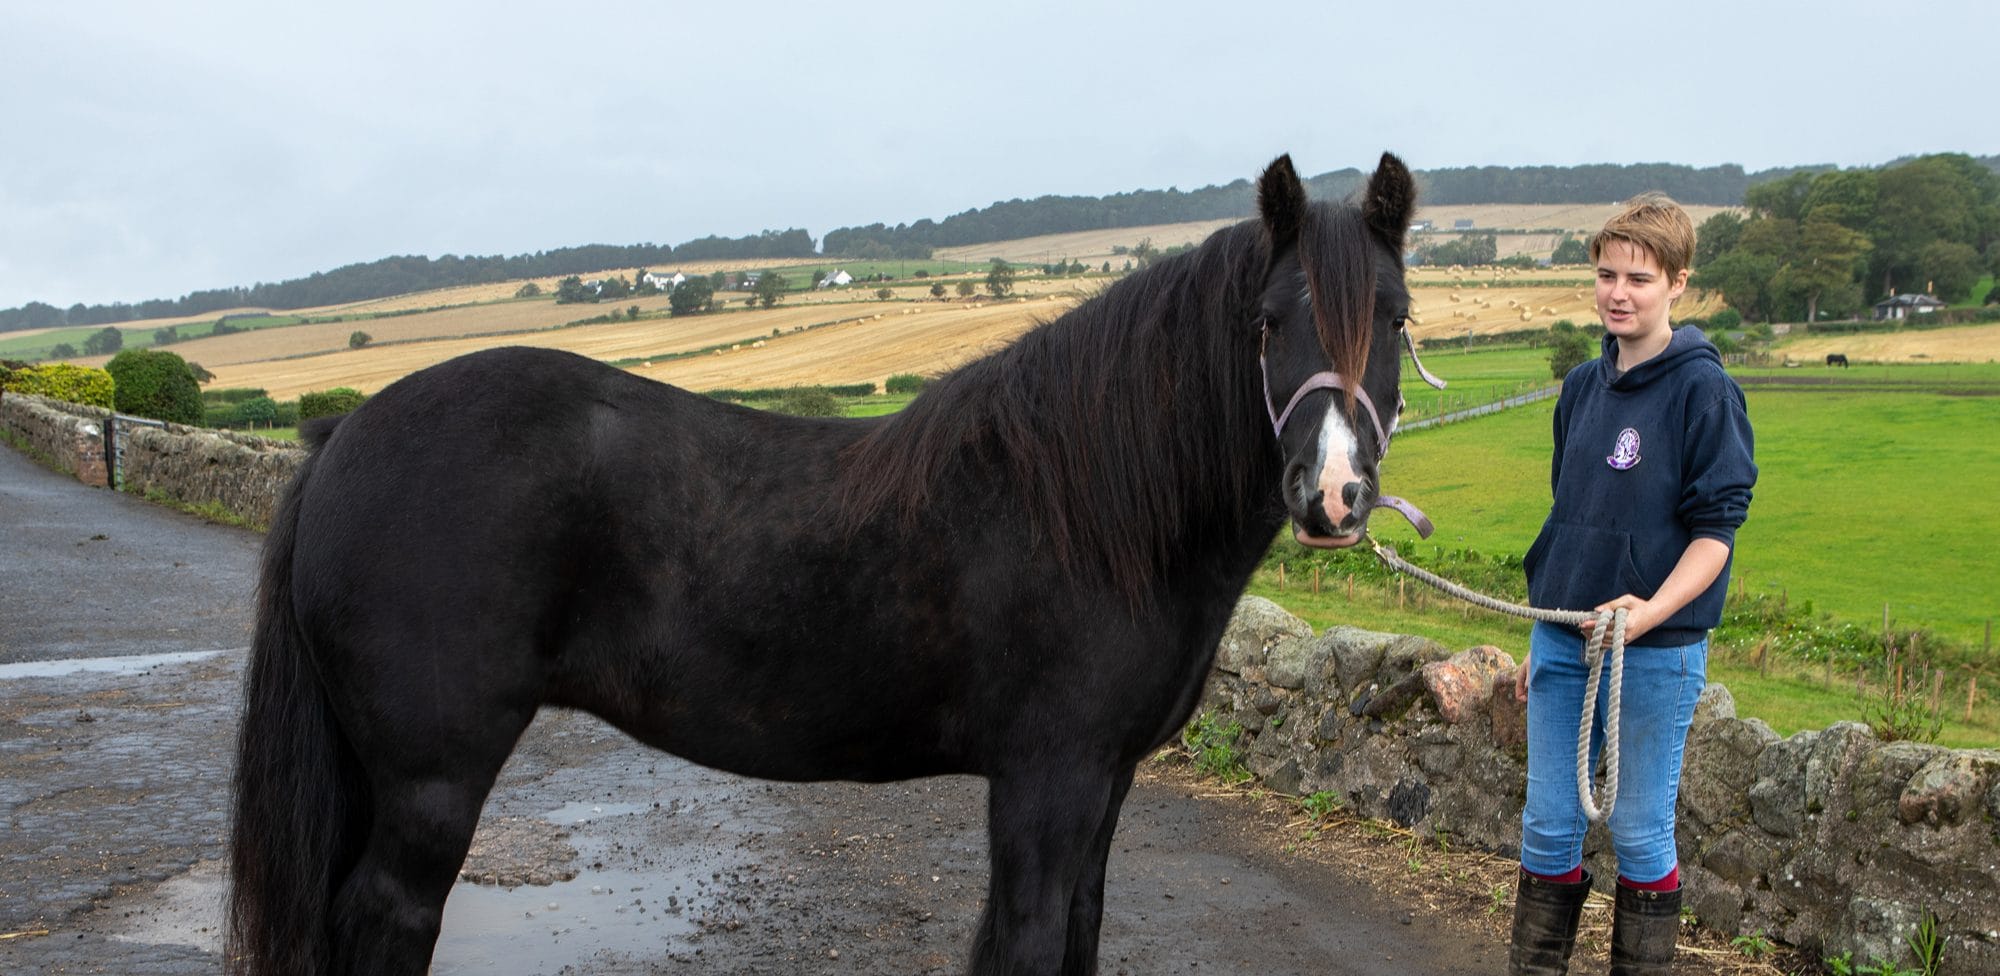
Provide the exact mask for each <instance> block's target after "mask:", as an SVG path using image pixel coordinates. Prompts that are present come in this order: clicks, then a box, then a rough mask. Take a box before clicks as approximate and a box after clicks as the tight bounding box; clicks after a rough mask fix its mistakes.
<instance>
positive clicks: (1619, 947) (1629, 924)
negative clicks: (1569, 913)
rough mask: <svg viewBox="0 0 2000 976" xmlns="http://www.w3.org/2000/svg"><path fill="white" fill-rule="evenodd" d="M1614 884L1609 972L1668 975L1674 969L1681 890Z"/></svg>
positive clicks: (1635, 975) (1629, 975)
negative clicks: (1615, 900)
mask: <svg viewBox="0 0 2000 976" xmlns="http://www.w3.org/2000/svg"><path fill="white" fill-rule="evenodd" d="M1617 888H1618V898H1617V906H1618V908H1617V911H1616V913H1615V914H1613V915H1612V916H1611V976H1667V974H1668V973H1671V972H1673V969H1674V943H1675V940H1676V939H1677V938H1678V937H1679V936H1680V933H1681V890H1680V889H1679V888H1675V889H1674V890H1672V891H1640V890H1638V889H1636V888H1627V887H1625V886H1624V885H1618V886H1617Z"/></svg>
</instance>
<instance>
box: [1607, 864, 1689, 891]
mask: <svg viewBox="0 0 2000 976" xmlns="http://www.w3.org/2000/svg"><path fill="white" fill-rule="evenodd" d="M1618 883H1619V884H1622V885H1624V886H1625V887H1627V888H1630V889H1632V890H1633V891H1672V890H1674V889H1675V888H1678V887H1680V886H1681V869H1680V865H1678V864H1676V865H1674V869H1673V870H1671V871H1668V872H1667V876H1666V877H1664V878H1661V879H1660V880H1658V881H1634V880H1632V879H1631V878H1628V877H1626V876H1624V875H1622V874H1621V875H1619V876H1618Z"/></svg>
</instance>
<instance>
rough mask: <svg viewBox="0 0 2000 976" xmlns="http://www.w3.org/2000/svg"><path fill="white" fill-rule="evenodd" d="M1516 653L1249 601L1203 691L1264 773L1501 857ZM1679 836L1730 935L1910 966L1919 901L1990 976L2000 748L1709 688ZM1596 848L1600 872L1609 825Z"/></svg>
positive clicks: (1509, 797) (1588, 846)
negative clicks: (1930, 741)
mask: <svg viewBox="0 0 2000 976" xmlns="http://www.w3.org/2000/svg"><path fill="white" fill-rule="evenodd" d="M1514 666H1515V662H1514V660H1513V658H1512V657H1510V656H1509V655H1508V654H1506V653H1505V652H1503V651H1501V650H1499V649H1497V648H1493V647H1475V648H1471V649H1469V650H1463V651H1458V652H1456V653H1454V652H1452V651H1451V650H1450V649H1449V648H1445V647H1443V646H1440V645H1438V644H1436V643H1434V642H1431V641H1429V640H1426V639H1424V638H1420V637H1408V636H1401V635H1396V634H1380V633H1374V632H1370V631H1365V630H1360V629H1357V628H1352V627H1336V628H1333V629H1331V630H1329V631H1327V632H1326V633H1324V634H1317V635H1315V634H1313V633H1312V631H1311V629H1310V628H1309V627H1308V626H1307V625H1306V624H1304V623H1303V622H1302V621H1300V620H1298V619H1297V618H1295V617H1293V616H1291V615H1290V614H1288V613H1286V612H1285V611H1283V610H1282V609H1280V608H1279V607H1278V606H1276V605H1275V604H1273V603H1271V602H1270V601H1268V600H1264V599H1261V598H1258V597H1246V598H1245V599H1244V600H1243V602H1242V603H1241V604H1240V605H1239V606H1238V607H1237V610H1236V614H1235V617H1234V618H1233V619H1232V620H1231V622H1230V626H1229V629H1228V630H1227V631H1226V632H1225V634H1224V636H1223V639H1222V642H1221V646H1220V647H1219V648H1218V650H1217V656H1216V663H1215V671H1214V673H1213V675H1212V676H1211V679H1210V682H1209V686H1208V689H1207V691H1206V695H1205V700H1204V707H1205V708H1206V709H1208V710H1210V711H1211V712H1212V713H1213V714H1214V717H1215V719H1216V720H1217V721H1218V722H1222V723H1225V724H1227V723H1235V724H1238V725H1240V726H1241V727H1242V729H1243V735H1242V740H1241V741H1240V742H1239V751H1240V752H1241V753H1242V754H1243V756H1244V758H1245V761H1246V764H1247V765H1248V766H1249V768H1250V770H1251V771H1252V772H1253V773H1255V774H1257V775H1258V777H1260V778H1261V779H1262V781H1263V782H1264V783H1265V785H1267V786H1269V787H1271V788H1273V789H1275V790H1279V791H1281V792H1285V793H1291V794H1296V795H1308V794H1312V793H1315V792H1320V791H1327V792H1331V793H1333V794H1336V795H1338V796H1339V797H1341V798H1342V799H1344V800H1345V802H1346V804H1347V806H1348V808H1349V809H1352V810H1354V811H1356V812H1358V813H1360V814H1362V815H1364V816H1370V817H1380V818H1385V819H1388V820H1393V821H1395V822H1396V823H1398V824H1401V825H1403V826H1405V827H1411V828H1414V829H1415V830H1417V831H1418V832H1420V833H1421V834H1423V835H1426V836H1429V835H1431V834H1433V833H1435V834H1438V835H1443V836H1446V837H1449V838H1450V840H1451V842H1452V843H1453V844H1459V845H1465V844H1471V845H1476V846H1479V847H1482V848H1485V849H1488V850H1493V851H1500V852H1505V853H1507V854H1508V855H1510V856H1512V855H1515V854H1517V853H1518V852H1519V850H1520V839H1521V833H1520V830H1521V827H1520V813H1521V804H1522V801H1523V799H1524V798H1525V793H1526V786H1525V784H1526V767H1525V761H1526V756H1527V752H1526V746H1525V744H1524V743H1525V731H1526V714H1525V711H1524V709H1523V707H1522V706H1521V705H1520V704H1518V703H1516V702H1515V701H1514V695H1513V681H1514ZM1677 839H1678V842H1679V847H1680V854H1681V864H1682V867H1681V872H1682V878H1683V881H1684V884H1685V886H1686V891H1687V903H1688V905H1689V907H1690V908H1691V909H1692V910H1693V911H1694V912H1695V914H1696V915H1697V916H1698V917H1699V918H1700V919H1701V921H1702V924H1704V925H1707V926H1709V927H1710V928H1712V929H1716V930H1719V931H1722V932H1724V933H1727V934H1730V935H1732V936H1733V935H1738V934H1750V933H1752V932H1755V931H1758V930H1762V931H1763V932H1765V933H1767V934H1769V935H1770V936H1773V937H1776V938H1780V939H1783V940H1784V941H1786V942H1789V943H1791V944H1793V945H1797V946H1800V947H1802V948H1804V949H1806V950H1807V951H1809V952H1813V953H1823V954H1839V953H1841V952H1852V953H1853V954H1854V958H1855V959H1856V960H1857V961H1861V962H1866V961H1868V960H1870V959H1872V958H1874V957H1877V956H1879V957H1881V958H1883V959H1885V960H1900V961H1903V962H1905V963H1906V964H1907V963H1909V962H1911V961H1912V957H1911V956H1910V953H1909V950H1908V949H1907V947H1906V945H1905V942H1904V940H1905V939H1906V938H1907V937H1909V936H1911V935H1913V934H1914V933H1915V931H1916V928H1917V926H1918V925H1919V924H1920V923H1921V922H1922V921H1923V920H1924V918H1925V917H1926V915H1932V916H1935V918H1936V919H1937V923H1938V930H1939V932H1940V933H1941V934H1942V935H1943V936H1944V938H1945V940H1946V941H1945V951H1944V957H1943V958H1944V959H1945V960H1946V966H1945V971H1946V972H1962V973H2000V752H1995V751H1993V750H1953V749H1945V748H1942V747H1939V746H1929V745H1922V744H1917V743H1909V742H1893V743H1884V742H1881V741H1879V740H1877V739H1876V738H1875V736H1874V735H1873V733H1871V732H1870V731H1869V729H1868V727H1867V726H1865V725H1861V724H1859V723H1854V722H1843V723H1840V724H1837V725H1834V726H1833V727H1832V728H1829V729H1826V730H1824V731H1816V732H1800V733H1797V734H1795V735H1793V736H1791V737H1789V738H1781V737H1779V736H1778V735H1777V734H1776V733H1774V732H1773V731H1772V730H1771V729H1770V728H1769V727H1768V726H1766V725H1765V724H1764V723H1763V722H1761V721H1759V720H1757V719H1754V718H1750V719H1740V718H1737V717H1736V713H1735V704H1734V702H1733V700H1732V699H1731V698H1730V696H1729V691H1728V689H1726V688H1724V687H1723V686H1721V685H1718V684H1711V685H1710V686H1709V687H1708V689H1707V691H1706V692H1704V694H1703V695H1702V699H1701V703H1700V705H1699V706H1698V707H1697V709H1696V714H1695V720H1694V727H1693V729H1692V731H1691V732H1690V733H1689V736H1688V748H1687V757H1686V762H1685V764H1684V769H1683V776H1682V787H1681V799H1680V816H1679V829H1678V835H1677ZM1585 857H1586V861H1587V862H1588V863H1589V864H1590V865H1591V868H1592V871H1593V872H1594V873H1595V874H1596V876H1597V877H1598V879H1599V883H1600V884H1601V885H1604V886H1606V887H1608V885H1609V884H1610V879H1612V878H1614V877H1615V872H1616V865H1615V863H1614V862H1613V859H1612V853H1611V844H1610V836H1609V834H1608V833H1607V832H1606V831H1605V829H1604V828H1603V827H1601V826H1599V827H1593V828H1592V829H1591V831H1590V834H1589V836H1588V837H1587V838H1586V841H1585Z"/></svg>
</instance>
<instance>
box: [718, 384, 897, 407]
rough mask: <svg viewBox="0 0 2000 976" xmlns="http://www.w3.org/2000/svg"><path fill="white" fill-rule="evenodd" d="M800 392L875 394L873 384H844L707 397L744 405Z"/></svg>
mask: <svg viewBox="0 0 2000 976" xmlns="http://www.w3.org/2000/svg"><path fill="white" fill-rule="evenodd" d="M800 390H811V391H814V392H818V393H825V394H827V395H828V396H837V397H863V396H873V395H874V394H875V384H873V383H843V384H839V385H836V386H763V387H757V388H755V389H749V390H736V389H729V388H726V387H725V388H723V389H720V390H709V391H708V392H707V393H706V394H704V395H705V396H707V397H709V398H710V399H714V400H731V401H734V402H736V403H742V402H744V401H746V400H782V399H784V398H785V397H786V396H789V395H791V394H794V393H797V392H798V391H800Z"/></svg>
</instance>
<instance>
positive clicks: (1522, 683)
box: [1514, 654, 1529, 702]
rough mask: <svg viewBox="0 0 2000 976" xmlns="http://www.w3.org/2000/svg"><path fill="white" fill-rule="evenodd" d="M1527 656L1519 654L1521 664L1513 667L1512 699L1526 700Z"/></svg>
mask: <svg viewBox="0 0 2000 976" xmlns="http://www.w3.org/2000/svg"><path fill="white" fill-rule="evenodd" d="M1528 657H1529V655H1526V654H1523V655H1521V666H1520V667H1518V668H1515V669H1514V700H1515V701H1517V702H1526V701H1527V700H1528Z"/></svg>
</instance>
